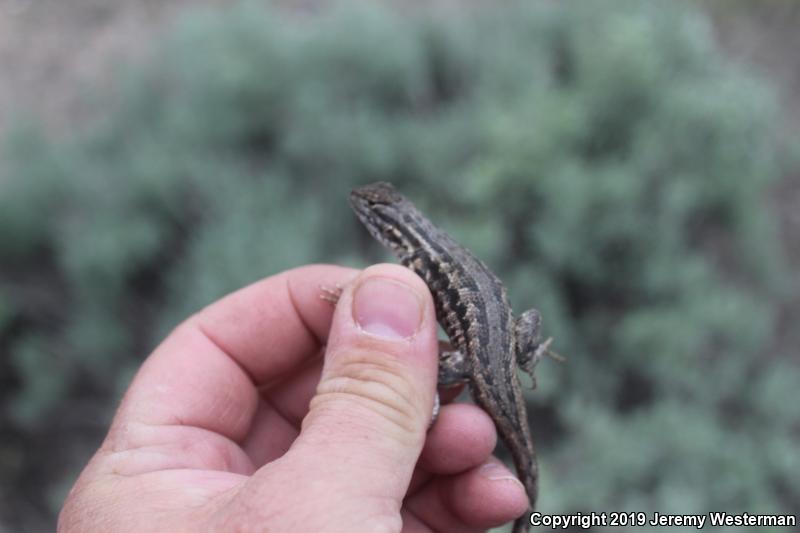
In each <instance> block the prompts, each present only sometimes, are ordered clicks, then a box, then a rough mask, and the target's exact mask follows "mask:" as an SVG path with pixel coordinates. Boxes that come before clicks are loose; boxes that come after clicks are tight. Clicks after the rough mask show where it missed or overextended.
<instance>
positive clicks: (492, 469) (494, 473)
mask: <svg viewBox="0 0 800 533" xmlns="http://www.w3.org/2000/svg"><path fill="white" fill-rule="evenodd" d="M480 472H481V474H482V475H483V476H484V477H486V478H488V479H490V480H492V481H500V480H503V481H513V482H515V483H516V484H517V485H519V486H520V487H522V490H525V486H524V485H523V484H522V482H521V481H520V480H519V479H517V477H516V476H515V475H514V474H512V473H511V471H510V470H509V469H508V468H506V467H505V465H502V464H500V463H495V462H494V461H490V462H488V463H486V464H484V465H483V466H481V468H480Z"/></svg>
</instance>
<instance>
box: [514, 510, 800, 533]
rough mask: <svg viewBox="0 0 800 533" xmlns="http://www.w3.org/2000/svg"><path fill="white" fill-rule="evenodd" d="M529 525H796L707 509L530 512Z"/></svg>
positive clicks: (787, 518)
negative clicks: (681, 511)
mask: <svg viewBox="0 0 800 533" xmlns="http://www.w3.org/2000/svg"><path fill="white" fill-rule="evenodd" d="M530 523H531V525H532V526H538V527H544V528H549V529H568V528H581V529H589V528H592V527H603V526H605V527H626V526H651V527H653V526H664V527H673V526H674V527H695V528H697V529H703V528H705V527H719V526H726V527H733V526H761V527H763V526H796V525H797V515H793V514H786V515H781V514H752V513H740V514H734V513H724V512H719V513H717V512H709V513H700V514H666V513H658V512H654V513H644V512H625V513H623V512H601V513H573V514H546V513H539V512H535V513H531V516H530Z"/></svg>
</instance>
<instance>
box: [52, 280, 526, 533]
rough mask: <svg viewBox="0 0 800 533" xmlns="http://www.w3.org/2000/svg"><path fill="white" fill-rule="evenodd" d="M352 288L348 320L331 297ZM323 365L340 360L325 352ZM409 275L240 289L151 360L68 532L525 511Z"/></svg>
mask: <svg viewBox="0 0 800 533" xmlns="http://www.w3.org/2000/svg"><path fill="white" fill-rule="evenodd" d="M336 285H342V286H345V289H344V291H343V293H342V296H341V298H340V300H339V303H338V304H337V305H336V307H335V309H334V307H333V306H331V305H330V304H329V303H328V302H325V301H323V300H321V299H320V296H319V294H320V292H319V291H320V286H328V287H332V286H336ZM323 354H324V357H321V356H322V355H323ZM436 355H437V340H436V321H435V311H434V308H433V303H432V300H431V296H430V293H429V292H428V289H427V287H426V286H425V284H424V283H423V282H422V281H421V280H420V279H419V278H418V277H417V276H416V275H415V274H413V273H412V272H411V271H410V270H407V269H404V268H402V267H399V266H396V265H377V266H374V267H370V268H368V269H366V270H364V271H361V272H359V271H357V270H352V269H346V268H342V267H335V266H323V265H317V266H309V267H303V268H298V269H295V270H291V271H287V272H284V273H282V274H278V275H276V276H273V277H270V278H267V279H265V280H262V281H260V282H258V283H255V284H253V285H251V286H249V287H246V288H244V289H241V290H240V291H238V292H235V293H233V294H231V295H229V296H227V297H225V298H223V299H222V300H220V301H218V302H216V303H214V304H212V305H211V306H209V307H207V308H206V309H204V310H202V311H201V312H199V313H198V314H196V315H194V316H192V317H190V318H189V319H188V320H187V321H185V322H184V323H183V324H181V325H180V326H178V327H177V328H176V329H175V330H174V331H173V332H172V333H171V334H170V335H169V337H167V339H165V340H164V341H163V342H162V343H161V345H160V346H158V348H156V350H155V351H154V352H153V354H151V355H150V357H149V358H148V359H147V360H146V361H145V362H144V364H143V365H142V368H141V369H140V371H139V373H138V374H137V376H136V377H135V379H134V380H133V383H132V384H131V386H130V388H129V389H128V391H127V393H126V394H125V397H124V398H123V400H122V404H121V406H120V408H119V410H118V412H117V414H116V416H115V417H114V420H113V422H112V425H111V428H110V430H109V433H108V435H107V437H106V439H105V441H104V442H103V444H102V446H101V447H100V449H99V450H98V451H97V452H96V454H95V455H94V457H93V458H92V459H91V461H90V462H89V464H88V465H87V466H86V468H85V469H84V471H83V473H82V474H81V476H80V478H79V479H78V481H77V482H76V484H75V486H74V487H73V488H72V490H71V491H70V494H69V496H68V497H67V500H66V502H65V504H64V507H63V509H62V511H61V515H60V517H59V524H58V531H59V532H60V533H75V532H81V533H92V532H101V531H102V532H108V531H114V532H126V531H137V532H138V531H158V532H164V531H169V532H180V531H237V532H243V531H294V530H304V531H370V532H373V531H404V532H412V531H413V532H427V531H480V530H483V529H485V528H488V527H494V526H497V525H500V524H502V523H505V522H507V521H510V520H512V519H514V518H515V517H517V516H519V515H520V514H522V512H523V511H524V510H525V509H526V507H527V497H526V496H525V492H524V489H523V488H522V486H521V484H520V483H519V482H518V481H517V480H516V478H515V477H514V476H513V475H512V474H511V472H510V471H508V470H507V469H506V467H505V466H503V465H502V464H500V463H499V462H498V461H497V460H496V459H494V458H492V457H491V455H490V454H491V452H492V450H493V448H494V445H495V440H496V435H495V431H494V427H493V425H492V422H491V420H490V419H489V417H488V416H487V415H486V414H485V413H484V412H483V411H482V410H480V409H479V408H477V407H475V406H472V405H463V404H452V405H445V406H443V407H442V409H441V412H440V414H439V418H438V420H437V422H436V424H434V426H433V427H432V428H431V430H430V431H428V432H426V430H427V427H428V423H429V421H430V417H431V410H432V406H433V398H434V391H435V383H436V369H437V363H436Z"/></svg>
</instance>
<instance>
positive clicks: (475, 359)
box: [350, 182, 552, 533]
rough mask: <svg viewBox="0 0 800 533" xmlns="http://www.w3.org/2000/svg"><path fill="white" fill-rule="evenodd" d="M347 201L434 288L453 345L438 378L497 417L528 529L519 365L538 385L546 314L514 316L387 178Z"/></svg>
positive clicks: (526, 435) (532, 463)
mask: <svg viewBox="0 0 800 533" xmlns="http://www.w3.org/2000/svg"><path fill="white" fill-rule="evenodd" d="M350 204H351V206H352V208H353V210H354V211H355V213H356V215H357V217H358V218H359V219H360V221H361V222H362V223H363V225H364V226H366V228H367V230H368V231H369V233H370V234H371V235H372V237H374V238H375V239H376V240H378V242H380V243H381V244H383V245H384V246H385V247H387V248H389V249H390V250H391V251H392V252H394V254H395V255H396V256H397V257H398V259H399V261H400V263H401V264H402V265H404V266H406V267H408V268H410V269H412V270H413V271H414V272H415V273H416V274H417V275H419V276H420V277H421V278H422V279H423V280H424V281H425V283H426V284H427V286H428V288H429V289H430V291H431V294H432V296H433V300H434V304H435V307H436V318H437V321H438V322H439V324H440V325H441V326H442V328H443V329H444V331H445V333H446V334H447V336H448V337H449V340H450V344H451V345H452V347H453V348H454V349H453V350H442V351H441V353H440V355H439V371H438V385H439V386H444V387H448V386H454V385H457V384H460V383H467V384H468V385H469V387H470V392H471V394H472V398H473V400H474V401H475V403H476V404H477V405H478V406H480V407H481V408H482V409H483V410H484V411H486V413H488V415H489V416H490V417H491V418H492V421H493V422H494V424H495V426H496V428H497V432H498V434H499V435H500V438H501V439H502V440H503V442H504V444H505V445H506V447H507V448H508V450H509V452H510V453H511V457H512V460H513V462H514V466H515V468H516V471H517V476H518V477H519V479H520V481H521V482H522V484H523V485H524V486H525V490H526V492H527V495H528V500H529V509H528V511H527V512H526V513H525V514H523V515H522V516H520V517H519V518H517V520H516V521H515V522H514V528H513V531H514V532H515V533H520V532H524V531H528V529H529V520H528V517H529V516H530V515H529V513H530V512H532V511H533V509H534V506H535V505H536V498H537V495H538V477H539V468H538V462H537V458H536V452H535V449H534V445H533V439H532V437H531V433H530V428H529V427H528V416H527V412H526V409H525V400H524V398H523V394H522V386H521V384H520V380H519V376H518V374H517V368H518V367H519V368H521V369H522V370H523V371H525V372H526V373H527V374H528V375H530V377H531V378H532V379H533V380H534V381H533V384H534V386H535V383H536V381H535V379H534V375H533V371H534V367H535V366H536V364H537V362H538V361H539V360H540V359H541V358H542V356H544V355H548V354H549V353H550V352H549V345H550V342H551V341H552V339H546V340H544V341H542V340H541V338H540V330H541V321H542V319H541V314H540V313H539V311H538V310H536V309H529V310H528V311H525V312H524V313H522V314H521V315H519V316H518V317H514V316H513V314H512V311H511V306H510V304H509V302H508V297H507V294H506V289H505V287H504V285H503V283H502V282H501V281H500V280H499V279H498V278H497V276H495V275H494V274H493V273H492V271H491V270H489V268H488V267H487V266H486V265H485V264H484V263H483V262H482V261H481V260H480V259H478V258H477V257H475V256H474V255H473V254H472V253H471V252H470V251H469V250H467V249H466V248H465V247H464V246H462V245H461V244H459V243H458V242H456V241H455V240H454V239H453V238H452V237H450V236H449V235H448V234H447V233H445V232H444V231H443V230H441V229H440V228H438V227H437V226H435V225H434V224H433V223H432V222H431V221H430V220H428V218H426V217H425V215H423V214H422V213H421V212H420V211H419V209H417V208H416V207H415V206H414V204H413V203H411V202H410V201H409V200H408V199H406V198H405V197H404V196H403V195H401V194H400V193H399V192H397V190H396V189H395V188H394V187H393V186H392V185H391V184H390V183H385V182H378V183H373V184H371V185H366V186H363V187H359V188H357V189H354V190H353V191H352V192H351V194H350ZM434 417H435V415H434Z"/></svg>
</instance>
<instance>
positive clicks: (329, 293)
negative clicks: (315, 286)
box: [319, 283, 344, 305]
mask: <svg viewBox="0 0 800 533" xmlns="http://www.w3.org/2000/svg"><path fill="white" fill-rule="evenodd" d="M343 290H344V286H342V285H339V284H338V283H337V284H336V285H334V286H333V288H331V287H327V286H325V285H320V287H319V291H320V292H319V297H320V299H322V300H325V301H326V302H329V303H331V304H333V305H336V304H337V303H339V298H340V297H341V296H342V291H343Z"/></svg>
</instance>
